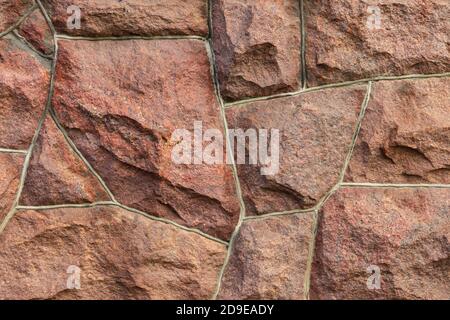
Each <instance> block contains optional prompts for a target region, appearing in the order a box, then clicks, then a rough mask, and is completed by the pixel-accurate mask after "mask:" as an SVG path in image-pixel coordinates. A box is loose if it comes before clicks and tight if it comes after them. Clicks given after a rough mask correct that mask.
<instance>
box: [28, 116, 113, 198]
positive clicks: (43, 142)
mask: <svg viewBox="0 0 450 320" xmlns="http://www.w3.org/2000/svg"><path fill="white" fill-rule="evenodd" d="M101 200H110V199H109V197H108V195H107V193H106V192H105V190H104V189H103V187H102V186H101V184H100V183H99V181H98V180H97V178H96V177H95V176H94V175H93V174H92V173H91V172H90V171H89V169H88V168H87V166H86V164H85V163H84V162H83V161H82V160H81V159H80V158H78V156H76V155H75V154H74V153H73V151H72V149H71V147H70V146H69V144H68V143H67V142H66V140H65V139H64V136H63V135H62V133H61V132H60V131H59V130H58V128H57V127H56V125H55V123H54V122H53V120H52V119H51V118H50V117H48V118H47V119H46V120H45V122H44V126H43V128H42V129H41V131H40V136H39V138H38V140H37V142H36V145H35V147H34V149H33V155H32V157H31V161H30V165H29V167H28V172H27V177H26V180H25V185H24V189H23V193H22V199H21V201H20V203H21V204H23V205H54V204H68V203H86V202H95V201H101Z"/></svg>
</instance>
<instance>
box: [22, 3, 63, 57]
mask: <svg viewBox="0 0 450 320" xmlns="http://www.w3.org/2000/svg"><path fill="white" fill-rule="evenodd" d="M18 31H19V34H20V35H21V36H22V37H24V38H25V39H26V40H27V41H28V42H29V43H30V44H31V45H32V46H33V47H34V48H36V49H37V50H38V51H40V52H42V53H43V54H45V55H51V54H53V47H54V43H53V34H52V31H51V30H50V27H49V26H48V23H47V21H46V20H45V17H44V16H43V15H42V12H41V11H40V10H39V9H37V10H35V11H34V12H33V13H32V14H31V15H30V16H29V17H28V18H27V19H26V20H25V21H24V22H23V23H22V24H21V25H20V28H19V30H18Z"/></svg>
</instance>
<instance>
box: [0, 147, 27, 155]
mask: <svg viewBox="0 0 450 320" xmlns="http://www.w3.org/2000/svg"><path fill="white" fill-rule="evenodd" d="M0 153H19V154H27V153H28V150H14V149H5V148H0Z"/></svg>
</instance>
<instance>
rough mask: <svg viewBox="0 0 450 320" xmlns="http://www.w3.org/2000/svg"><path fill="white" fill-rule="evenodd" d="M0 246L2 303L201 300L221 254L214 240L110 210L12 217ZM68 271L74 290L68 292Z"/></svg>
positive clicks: (28, 213) (223, 250) (210, 290)
mask: <svg viewBox="0 0 450 320" xmlns="http://www.w3.org/2000/svg"><path fill="white" fill-rule="evenodd" d="M0 248H1V249H0V296H1V297H2V298H4V299H208V298H210V297H211V296H212V294H213V292H214V289H215V286H216V282H217V278H218V274H219V271H220V268H221V266H222V264H223V261H224V259H225V255H226V247H225V246H224V245H222V244H220V243H217V242H214V241H212V240H209V239H206V238H204V237H202V236H200V235H198V234H195V233H192V232H186V231H183V230H181V229H178V228H176V227H174V226H171V225H169V224H164V223H161V222H156V221H153V220H150V219H148V218H145V217H143V216H139V215H136V214H134V213H131V212H128V211H125V210H122V209H119V208H114V207H97V208H90V209H89V208H84V209H80V208H79V209H59V210H49V211H21V212H18V213H17V214H16V215H15V217H14V219H13V220H12V221H11V222H10V224H8V226H7V228H6V229H5V231H4V232H3V233H2V234H1V235H0ZM70 266H75V267H78V268H79V269H80V280H81V281H80V287H81V288H80V289H79V290H76V289H68V288H67V282H68V279H69V280H70V276H74V274H73V271H71V269H69V272H72V273H68V271H67V270H68V268H69V267H70ZM72 268H73V267H72ZM69 283H71V282H70V281H69Z"/></svg>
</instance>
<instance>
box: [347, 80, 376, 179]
mask: <svg viewBox="0 0 450 320" xmlns="http://www.w3.org/2000/svg"><path fill="white" fill-rule="evenodd" d="M371 94H372V81H369V83H368V84H367V91H366V95H365V96H364V100H363V102H362V105H361V110H360V112H359V116H358V119H357V121H356V128H355V131H354V133H353V136H352V141H351V145H350V148H349V151H348V152H347V156H346V158H345V162H344V167H343V169H342V171H341V174H340V175H339V183H342V182H343V181H344V177H345V173H346V171H347V169H348V166H349V164H350V161H351V159H352V157H353V151H354V149H355V145H356V141H357V139H358V136H359V132H360V131H361V126H362V122H363V120H364V116H365V115H366V110H367V107H368V105H369V101H370V97H371Z"/></svg>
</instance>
